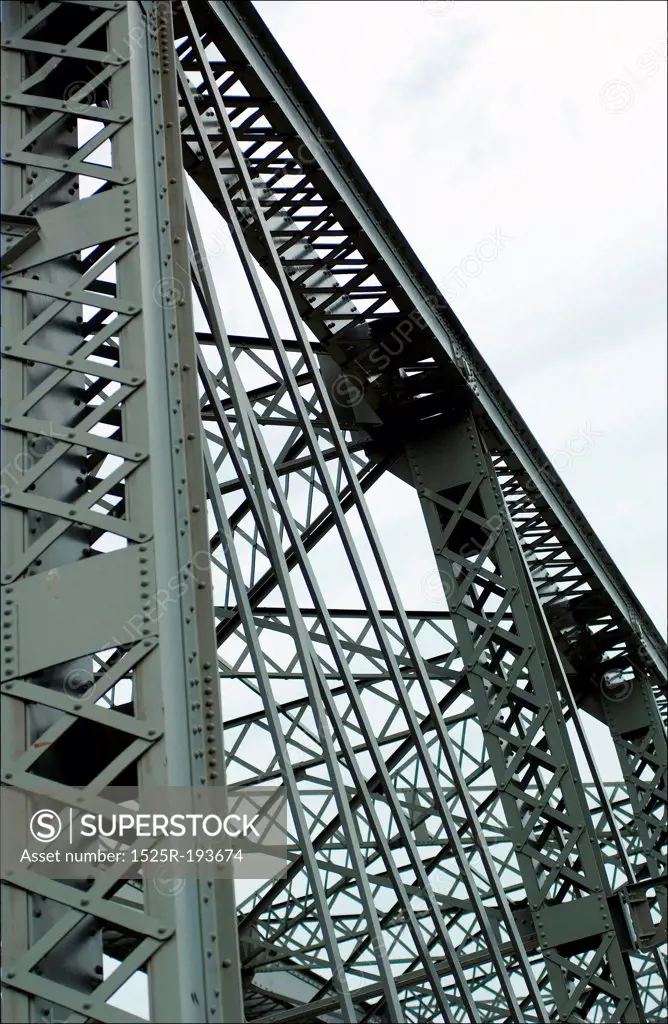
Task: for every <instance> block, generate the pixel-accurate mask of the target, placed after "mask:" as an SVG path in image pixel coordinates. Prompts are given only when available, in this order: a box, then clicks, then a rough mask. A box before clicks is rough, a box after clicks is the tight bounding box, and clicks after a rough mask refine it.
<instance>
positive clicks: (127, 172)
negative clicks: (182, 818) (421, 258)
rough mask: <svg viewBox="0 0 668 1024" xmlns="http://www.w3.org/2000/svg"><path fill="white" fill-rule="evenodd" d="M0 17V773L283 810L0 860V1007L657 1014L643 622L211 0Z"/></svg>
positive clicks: (253, 26) (295, 100)
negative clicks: (234, 795) (248, 842)
mask: <svg viewBox="0 0 668 1024" xmlns="http://www.w3.org/2000/svg"><path fill="white" fill-rule="evenodd" d="M2 18H3V23H2V28H3V43H2V53H3V69H2V104H3V135H2V162H3V200H2V231H3V256H2V270H3V277H4V279H3V286H4V288H3V329H4V350H3V357H2V369H3V372H2V389H3V390H2V394H3V411H2V427H3V456H2V467H3V468H2V474H3V479H2V497H3V508H2V545H3V546H2V615H3V652H2V687H1V691H0V692H1V694H2V697H1V700H2V729H3V769H2V782H3V786H5V787H9V788H12V787H19V788H20V789H21V790H23V791H27V792H29V793H31V794H33V795H34V796H35V797H36V798H37V797H42V796H44V797H47V796H48V797H53V798H55V799H58V800H62V801H63V803H65V804H68V803H69V804H70V805H72V806H74V805H76V806H77V807H78V808H82V807H86V806H94V804H95V799H96V797H97V796H98V795H99V794H100V793H101V792H102V791H103V790H105V788H106V787H107V786H109V785H110V784H112V783H119V784H120V783H121V782H122V783H123V784H125V783H130V782H131V783H132V784H136V785H138V787H139V790H140V793H141V791H142V789H143V787H146V786H149V785H153V786H154V785H169V786H206V787H210V786H222V785H226V786H227V787H228V790H229V791H233V790H235V789H237V788H239V787H241V786H244V787H248V786H267V785H272V786H273V785H280V786H283V787H285V789H286V791H287V796H288V804H289V824H288V830H287V842H288V850H289V866H288V869H287V871H286V872H285V874H284V876H282V877H279V878H274V879H272V880H270V881H264V882H257V883H256V884H255V885H254V886H253V887H251V891H249V892H247V893H246V894H244V893H243V892H242V891H241V890H242V888H243V887H242V886H241V885H240V884H239V883H237V884H236V887H235V884H234V883H233V882H231V881H228V880H217V881H211V880H197V879H191V880H188V881H187V883H186V884H185V885H184V886H183V887H180V888H178V891H171V892H167V891H164V890H162V889H160V887H158V886H156V885H149V884H148V883H147V884H145V885H144V886H142V885H141V884H140V883H138V882H136V881H134V882H129V881H127V880H126V879H125V878H124V877H123V874H122V869H119V870H118V871H116V872H115V873H114V872H113V871H109V872H104V873H102V874H100V875H99V876H96V877H95V878H91V879H90V880H88V881H86V882H82V883H79V884H74V883H71V882H65V881H59V880H56V879H48V878H45V877H44V876H43V875H42V874H38V873H37V872H36V871H34V870H33V869H31V868H30V867H26V866H21V867H19V868H13V869H12V870H8V871H7V872H5V876H4V878H3V919H4V931H3V947H2V953H3V968H2V983H3V996H2V1005H3V1017H4V1019H6V1020H8V1021H21V1022H22V1021H104V1022H109V1024H117V1022H130V1021H138V1020H142V1019H149V1020H151V1021H159V1022H166V1021H174V1020H177V1021H180V1022H204V1021H210V1022H214V1021H224V1022H226V1024H228V1022H239V1021H242V1020H246V1021H257V1022H266V1024H269V1022H276V1024H278V1022H282V1024H288V1022H294V1024H302V1022H304V1024H305V1022H311V1024H321V1022H360V1024H361V1022H368V1024H372V1022H373V1024H380V1022H390V1021H391V1022H395V1021H396V1022H399V1021H400V1022H416V1024H417V1022H420V1024H423V1022H441V1021H448V1022H473V1021H475V1022H490V1024H491V1022H501V1021H503V1022H506V1021H507V1022H510V1021H527V1022H539V1021H541V1022H542V1021H551V1022H557V1021H559V1022H569V1024H570V1022H573V1024H575V1022H580V1024H582V1022H585V1021H586V1022H591V1024H603V1022H630V1021H633V1022H641V1021H646V1022H654V1021H659V1020H664V1019H665V1016H666V961H665V951H664V950H663V949H662V947H661V941H662V919H663V925H664V926H665V917H666V908H665V873H666V846H665V838H666V837H665V827H666V817H665V811H666V738H665V729H664V725H663V722H662V714H664V713H665V707H666V662H665V650H664V644H663V640H662V638H661V636H660V635H659V633H658V631H657V630H656V628H655V627H654V625H653V624H652V622H651V621H649V619H648V617H647V615H646V613H645V612H644V611H643V609H642V607H640V606H639V604H638V601H637V600H636V598H635V596H634V595H633V593H632V592H631V591H630V589H629V587H628V586H627V584H626V583H625V581H624V579H623V578H622V577H621V575H620V573H619V572H618V570H617V568H616V566H615V565H614V563H613V562H612V560H611V559H610V557H609V556H608V554H607V553H606V551H605V550H604V548H603V547H602V545H601V543H600V542H599V540H598V539H597V537H596V535H595V534H594V532H593V531H592V529H591V528H590V526H589V525H588V523H587V521H586V520H585V518H584V516H583V515H582V513H581V512H580V510H579V509H578V507H577V505H576V504H575V502H574V501H573V499H572V498H571V496H570V495H569V493H568V491H567V490H566V488H565V487H564V485H563V483H562V482H561V481H560V479H559V477H558V475H557V474H556V472H555V471H554V469H553V467H552V465H551V463H550V461H549V459H547V458H546V456H545V455H544V453H543V452H542V451H541V449H540V447H539V445H538V444H537V442H536V441H535V439H534V438H533V436H532V434H531V432H530V431H529V429H528V427H527V426H526V424H525V423H524V421H523V420H522V418H521V417H520V415H519V414H518V412H517V410H516V409H515V407H514V406H513V404H512V403H511V401H510V400H509V398H508V397H507V395H506V394H505V392H504V391H503V389H502V388H501V386H500V385H499V383H498V382H497V380H496V379H495V377H494V376H493V374H492V373H491V371H490V370H489V368H488V367H487V365H486V363H485V361H484V360H483V358H482V356H481V355H480V353H479V352H478V351H477V350H476V348H475V347H474V345H473V343H472V342H471V340H470V339H469V337H468V336H467V334H466V332H465V330H464V329H463V327H462V325H461V324H460V323H459V321H458V320H457V318H456V316H455V315H454V313H453V311H452V310H451V308H450V307H449V305H448V303H447V302H446V301H445V299H444V298H443V297H442V295H441V294H440V293H439V291H438V289H437V287H436V286H435V284H434V283H433V281H432V280H431V279H430V277H429V276H428V274H427V273H426V272H425V270H424V269H423V268H422V267H421V265H420V263H419V262H418V260H417V259H416V257H415V256H414V254H413V253H412V251H411V250H410V248H409V246H408V245H407V243H406V241H405V239H404V238H403V237H402V235H401V233H400V232H399V231H398V229H397V228H396V226H395V225H394V223H393V222H392V220H391V218H390V217H389V215H388V213H387V212H386V211H385V209H384V208H383V206H382V204H381V203H380V202H379V200H378V199H377V197H376V196H375V194H374V192H373V189H372V187H371V186H370V185H369V183H368V182H367V181H366V179H365V178H364V176H363V175H362V173H361V172H360V170H359V169H358V168H357V166H356V165H355V163H354V162H353V160H352V158H351V157H350V155H349V153H348V152H347V150H346V148H345V147H344V145H343V144H342V143H341V141H340V139H339V138H338V136H337V134H336V132H335V130H334V129H333V127H332V126H331V125H330V123H329V122H328V121H327V119H326V117H325V116H324V114H323V113H322V111H321V110H320V108H319V107H318V105H317V104H316V102H315V101H314V99H313V98H312V97H311V95H310V94H309V92H308V91H307V89H306V88H305V86H304V85H303V83H302V82H301V80H300V79H299V77H298V76H297V74H296V73H295V71H294V69H293V68H292V67H291V65H290V63H289V61H288V60H287V58H286V57H285V56H284V54H283V53H282V52H281V50H280V49H279V47H278V46H277V44H276V43H275V41H274V40H273V38H272V37H271V35H270V33H269V32H268V30H267V29H266V27H265V26H264V24H263V22H262V20H261V19H260V17H259V15H258V14H257V12H256V11H255V10H254V8H253V7H252V6H251V4H250V3H247V2H245V0H235V2H220V0H187V2H186V0H183V2H179V3H174V4H169V3H163V2H151V0H131V2H127V0H81V2H71V3H63V2H60V0H30V2H29V0H21V2H12V3H6V4H4V5H3V14H2ZM212 225H217V227H216V231H217V232H219V233H218V234H217V237H219V238H220V239H224V243H221V245H222V247H223V249H224V257H225V259H226V260H227V263H225V266H226V267H229V268H230V269H229V273H228V272H227V271H226V273H224V274H222V273H219V269H218V268H219V264H218V262H217V258H218V255H219V253H215V252H212V247H211V244H210V243H207V239H208V238H210V236H211V228H212ZM207 245H208V247H207ZM232 265H234V269H231V268H232ZM242 299H243V304H244V310H245V312H244V313H243V315H242V314H241V313H240V312H239V310H240V305H241V304H242V302H241V300H242ZM384 485H387V486H388V487H389V488H390V490H389V491H388V492H387V493H390V494H393V495H395V496H396V500H397V501H402V502H406V503H411V502H412V503H413V506H414V509H415V519H414V523H415V533H416V535H418V534H420V535H421V536H422V538H423V540H424V543H425V544H426V545H427V546H428V548H429V561H428V564H425V567H424V573H425V574H426V575H424V579H425V580H427V584H426V585H425V586H424V587H423V593H424V600H423V601H422V603H421V606H419V607H416V606H415V602H414V600H413V599H411V601H410V602H409V601H408V600H407V599H406V598H405V596H404V593H403V589H402V581H401V579H399V578H398V577H397V579H396V580H395V576H396V573H395V572H394V571H393V568H392V566H393V564H394V561H396V559H395V552H394V551H393V550H392V548H391V546H388V544H387V543H386V542H385V541H384V539H383V527H382V524H381V523H377V521H376V520H377V516H376V515H375V513H374V507H375V506H374V504H373V502H374V494H375V493H376V491H377V489H378V487H379V486H384ZM374 488H376V491H374ZM395 540H396V539H395ZM434 595H436V596H435V597H434ZM419 603H420V602H418V604H419ZM584 716H588V717H589V718H593V719H596V720H597V721H598V723H599V726H600V725H601V724H602V725H603V726H605V727H606V728H607V730H608V731H609V736H610V739H611V743H612V744H613V745H614V749H615V751H616V755H617V758H618V766H619V767H618V771H617V772H616V773H615V777H616V778H617V781H615V782H612V783H611V782H609V781H606V777H605V776H607V777H608V778H609V775H610V772H609V771H608V770H607V769H606V771H605V773H604V774H603V777H602V770H601V768H600V765H599V759H598V757H597V751H595V750H592V748H591V744H590V741H589V739H588V734H587V732H586V730H585V725H584V723H585V721H586V718H585V717H584ZM223 741H224V742H223ZM132 993H135V995H132ZM137 993H140V994H139V995H137ZM128 994H130V995H128ZM122 996H123V998H121V997H122ZM133 1000H134V1001H133Z"/></svg>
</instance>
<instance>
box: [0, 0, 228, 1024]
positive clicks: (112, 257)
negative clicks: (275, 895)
mask: <svg viewBox="0 0 668 1024" xmlns="http://www.w3.org/2000/svg"><path fill="white" fill-rule="evenodd" d="M3 31H4V40H3V49H4V60H3V87H2V92H3V105H4V109H3V128H4V130H3V146H4V152H3V160H4V164H5V167H4V175H3V178H4V181H3V211H5V212H6V213H7V214H8V215H9V217H10V219H11V218H14V220H13V221H11V220H10V223H12V224H15V223H16V218H17V217H18V218H22V217H27V216H30V217H31V218H34V222H35V227H34V228H33V229H32V233H31V234H30V235H29V236H27V237H26V238H25V239H24V244H22V245H20V244H16V243H14V244H13V245H12V243H11V241H10V248H9V252H8V254H7V255H6V261H5V262H6V266H5V274H6V276H5V279H4V293H3V328H4V342H5V344H4V351H3V427H4V428H5V431H4V445H3V485H4V486H3V499H4V506H3V510H2V526H3V529H2V541H3V559H2V561H3V566H2V570H3V575H2V582H3V616H4V619H3V627H4V633H3V636H4V660H3V685H2V705H3V709H2V726H3V731H4V733H5V742H4V744H3V785H7V786H19V787H21V788H23V789H25V790H28V791H31V792H34V793H36V794H41V795H43V796H48V795H49V794H51V795H53V796H58V797H60V798H62V800H63V801H64V802H65V803H69V804H70V805H74V804H75V801H76V802H77V803H78V804H79V805H80V806H83V807H86V806H87V805H88V806H90V801H91V800H93V798H94V797H95V795H96V794H97V793H99V792H100V790H101V789H103V788H104V787H106V786H108V785H109V784H110V783H113V782H114V780H115V779H117V778H118V777H119V775H120V774H121V773H123V772H125V773H127V772H128V771H131V772H132V773H133V775H134V778H135V779H136V780H137V781H138V784H139V788H140V794H141V792H142V790H143V787H144V786H147V785H153V786H155V785H160V784H162V785H200V784H204V783H208V784H217V785H219V784H220V783H221V782H222V780H223V778H224V766H223V763H222V741H221V734H220V727H219V726H218V727H217V728H215V729H213V730H206V731H205V730H204V728H203V725H204V721H203V719H204V715H203V711H202V710H201V708H202V707H203V704H204V696H205V695H206V696H207V697H208V699H209V700H210V701H212V702H213V704H214V706H218V693H217V688H215V687H213V686H212V685H211V684H210V681H211V679H212V677H211V675H210V672H211V670H212V665H213V664H214V663H215V657H216V647H215V634H214V625H213V614H212V593H211V581H210V576H209V570H208V566H207V564H206V562H204V563H203V565H202V564H200V563H199V562H198V560H197V558H196V556H197V553H198V552H200V551H201V550H202V549H203V548H204V549H206V548H208V538H207V533H206V525H205V519H204V515H203V510H204V507H205V491H204V476H203V464H202V456H201V449H200V448H199V445H198V444H193V443H192V441H191V442H189V443H187V442H186V439H187V438H188V437H192V438H199V431H200V427H199V403H198V395H197V389H196V375H195V373H191V374H190V375H188V374H187V373H185V372H183V370H182V367H183V366H184V364H187V363H188V362H190V363H192V364H194V363H195V348H194V336H193V327H192V314H191V310H190V307H189V305H188V304H185V303H184V304H183V305H182V306H179V307H176V308H171V309H167V308H164V307H161V306H160V305H159V304H158V303H156V301H155V294H154V289H155V285H156V281H159V279H160V277H161V274H162V268H163V267H164V266H165V265H167V266H172V265H173V266H175V267H176V270H175V271H174V272H173V274H174V275H176V276H177V277H178V274H179V271H178V258H177V257H178V253H179V250H178V248H176V246H177V243H178V241H179V237H180V236H181V235H183V234H184V233H185V207H184V200H183V187H184V179H183V168H182V164H181V145H180V138H179V132H178V118H177V109H176V80H175V75H174V61H175V51H174V42H173V37H172V34H171V17H170V13H169V5H168V4H159V3H146V4H137V3H124V2H115V3H81V4H58V3H49V4H43V5H40V4H32V3H20V4H19V3H17V4H9V5H4V11H3ZM80 189H81V190H82V191H83V190H84V189H85V191H86V192H87V193H90V194H89V195H85V196H81V193H80ZM188 285H189V282H188V279H187V276H186V279H185V282H184V286H185V288H186V289H187V288H188ZM175 369H179V371H180V372H179V373H176V372H175ZM200 510H202V511H200ZM174 579H176V580H178V582H179V586H180V588H181V590H180V593H181V595H182V596H181V600H180V601H173V602H171V604H169V605H165V606H163V607H162V609H161V613H160V614H156V612H155V605H154V602H153V599H152V598H153V595H155V594H158V593H160V592H161V590H162V589H164V588H165V587H166V586H167V585H168V584H170V582H172V581H173V580H174ZM191 677H192V678H191ZM207 680H209V682H208V683H207ZM122 705H124V706H125V707H124V710H127V708H128V706H129V707H130V708H131V710H132V714H131V716H130V717H128V715H127V713H125V714H121V713H120V710H116V706H122ZM218 719H220V715H218ZM93 746H94V747H95V748H96V750H95V751H94V750H93ZM94 753H95V756H93V755H94ZM8 874H9V877H7V878H5V879H4V882H5V884H3V915H4V922H5V929H4V933H3V958H4V965H3V978H2V981H3V985H4V986H5V991H4V995H3V1016H4V1017H5V1019H6V1020H14V1021H28V1020H31V1021H32V1020H38V1019H39V1020H42V1019H49V1020H53V1021H56V1020H58V1021H65V1020H71V1019H77V1020H80V1019H93V1020H100V1021H118V1020H136V1019H141V1017H140V1016H139V1017H137V1016H135V1015H134V1014H130V1013H123V1012H122V1011H120V1010H118V1009H115V1008H114V1006H113V1005H112V1004H113V997H114V994H115V993H116V992H117V991H118V989H119V988H120V987H121V986H123V985H124V984H125V983H126V982H127V981H128V979H129V978H131V977H132V976H133V974H134V973H135V972H136V971H137V970H140V969H146V970H147V971H148V978H149V989H150V999H151V1014H152V1019H153V1020H156V1021H165V1022H166V1021H170V1020H173V1019H174V1018H175V1016H176V1017H177V1019H179V1020H182V1021H192V1022H194V1021H200V1020H202V1019H207V1020H211V1019H213V1020H226V1021H232V1020H235V1021H236V1020H239V1019H240V1017H241V1015H242V1013H243V1009H242V1003H241V978H240V971H239V959H238V944H237V941H236V936H235V924H234V921H235V915H234V897H233V889H232V883H231V882H215V883H212V882H205V881H202V882H198V881H195V882H193V883H192V884H190V885H189V886H187V887H186V888H185V889H184V890H183V891H182V892H180V893H177V894H176V895H175V896H170V895H166V894H164V893H162V892H161V891H160V890H159V889H158V888H157V887H156V886H153V885H147V886H146V889H145V891H144V893H143V897H142V899H141V901H140V903H139V904H138V905H136V904H135V906H134V908H133V909H127V908H126V907H125V892H126V890H127V888H128V886H127V883H125V884H124V881H123V878H122V877H114V876H113V875H112V877H111V878H109V877H108V876H105V878H104V879H99V878H98V879H92V880H91V881H90V882H87V883H84V886H83V888H84V889H85V893H84V894H83V896H84V898H82V891H81V887H75V886H73V885H71V884H67V883H66V882H64V881H57V880H52V879H45V878H42V877H40V876H38V875H36V874H35V873H34V872H31V871H30V870H27V869H21V870H14V871H12V872H8ZM117 874H118V875H119V876H120V872H118V873H117ZM10 921H11V927H7V925H8V923H9V922H10ZM114 927H115V928H117V929H120V930H121V931H122V932H124V934H125V935H126V936H128V937H132V938H133V940H134V941H133V943H132V950H131V952H130V953H128V955H127V956H126V957H123V958H122V959H120V961H119V962H118V963H117V964H116V966H115V969H114V970H113V971H111V972H109V971H107V972H106V973H107V977H106V978H104V977H103V962H102V953H103V950H104V946H103V941H102V940H103V935H104V933H105V930H107V929H110V928H114ZM223 962H226V963H227V964H229V965H230V966H229V967H228V968H227V970H226V972H223V973H224V977H225V985H224V986H223V985H222V984H221V971H222V968H221V963H223ZM72 1015H74V1016H72Z"/></svg>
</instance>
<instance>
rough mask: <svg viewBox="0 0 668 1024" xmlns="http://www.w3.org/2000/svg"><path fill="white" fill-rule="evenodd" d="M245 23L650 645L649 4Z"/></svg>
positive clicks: (653, 319) (652, 236) (659, 69)
mask: <svg viewBox="0 0 668 1024" xmlns="http://www.w3.org/2000/svg"><path fill="white" fill-rule="evenodd" d="M255 6H256V7H257V9H258V10H259V11H260V14H261V15H262V17H263V18H264V19H265V21H266V23H267V24H268V26H269V28H270V29H271V31H272V32H273V33H274V35H275V36H276V38H277V40H278V42H279V44H280V45H281V47H282V48H283V49H284V50H285V51H286V53H287V55H288V57H289V58H290V59H291V60H292V62H293V64H294V66H295V67H296V69H297V71H298V72H299V74H300V75H301V76H302V77H303V79H304V81H305V82H306V85H307V86H308V87H309V89H310V90H311V91H312V92H313V93H314V95H315V97H316V99H317V100H318V102H319V103H320V104H321V106H322V108H323V110H324V111H325V113H326V114H327V116H328V117H329V119H330V120H331V122H332V123H333V125H334V127H335V128H336V130H337V131H338V133H339V134H340V135H341V137H342V138H343V141H344V142H345V143H346V145H347V146H348V147H349V149H350V151H351V153H352V155H353V157H354V159H355V160H356V161H357V162H358V163H359V164H360V166H361V168H362V170H363V171H364V173H365V174H366V175H367V177H368V178H369V180H370V182H371V184H372V186H373V187H374V188H375V190H376V191H377V192H378V194H379V195H380V197H381V199H382V200H383V202H384V203H385V205H386V206H387V208H388V210H389V212H390V214H391V215H392V216H393V217H394V219H395V220H396V221H397V223H398V225H399V227H400V228H401V230H402V231H403V232H404V234H405V235H406V236H407V238H408V240H409V242H410V243H411V245H412V246H413V248H414V249H415V251H416V253H417V255H418V257H419V258H420V260H421V261H422V262H423V263H424V265H425V266H426V268H427V270H428V271H429V272H430V274H431V275H432V277H433V278H434V279H435V281H436V282H437V284H438V285H439V286H440V287H441V289H442V290H443V291H444V292H445V293H446V294H447V296H448V298H450V301H451V303H452V305H453V307H454V309H455V312H456V313H457V315H458V316H459V318H460V319H461V320H462V322H463V324H464V326H465V327H466V329H467V330H468V332H469V334H470V336H471V337H472V339H473V341H474V342H475V344H476V345H477V346H478V348H479V349H480V351H481V352H482V353H483V355H484V356H485V358H486V359H487V361H488V362H489V364H490V365H491V367H492V369H493V370H494V371H495V373H496V374H497V376H498V377H499V379H500V381H501V383H502V384H503V386H504V388H505V389H506V391H507V392H508V393H509V394H510V396H511V398H512V399H513V401H514V402H515V403H516V405H517V406H518V408H519V410H520V412H521V414H522V415H523V416H524V418H525V419H526V420H527V422H528V424H529V426H530V427H531V429H532V430H533V431H534V433H535V434H536V436H537V437H538V440H539V441H540V442H541V444H542V445H543V447H544V449H545V451H546V453H547V454H548V456H550V457H551V458H553V459H554V461H555V464H556V466H557V468H558V469H559V470H560V472H561V474H562V477H563V479H564V480H565V482H566V484H567V485H568V487H569V488H570V490H571V492H572V493H573V495H574V497H575V499H576V501H577V502H578V503H579V504H580V506H581V508H582V510H583V512H584V513H585V515H586V516H587V518H588V519H589V521H590V522H591V524H592V525H593V527H594V528H595V530H596V531H597V533H598V535H599V537H600V538H601V540H602V541H603V543H604V544H605V545H606V547H607V548H608V550H609V552H610V553H611V555H612V556H613V557H614V559H615V560H616V562H617V564H618V565H619V567H620V569H621V570H622V572H623V573H624V575H625V576H626V578H627V580H628V581H629V583H630V584H631V586H632V587H633V589H634V590H635V592H636V593H637V595H638V597H639V598H640V600H641V601H642V603H643V604H644V605H645V607H646V608H647V610H648V612H649V613H650V615H651V616H652V617H653V619H654V621H655V622H656V624H657V625H658V626H659V628H660V629H661V630H662V631H664V632H665V629H666V569H665V566H666V522H665V521H666V499H665V494H666V452H665V435H666V392H665V361H666V342H665V329H666V328H665V284H664V282H665V276H666V253H665V217H666V213H665V186H664V182H665V177H666V130H665V123H666V9H665V5H664V4H663V3H662V2H634V3H622V2H568V0H566V2H564V0H559V2H558V3H557V2H544V0H543V2H532V0H529V2H517V0H511V2H507V0H505V2H503V3H499V2H497V0H457V2H454V3H453V2H451V0H425V2H420V0H409V2H398V0H392V2H378V0H363V2H360V0H317V2H315V0H307V2H305V0H300V2H294V0H259V2H257V3H256V4H255ZM497 229H500V230H501V232H502V235H503V236H505V238H508V239H509V240H508V241H507V242H505V241H504V248H503V251H502V252H501V253H500V254H499V256H498V258H497V259H496V260H495V261H494V262H492V263H485V264H483V265H482V267H483V269H482V272H481V273H479V274H477V276H472V275H469V276H467V275H466V273H464V272H462V271H460V272H459V273H458V274H457V275H456V277H455V276H454V275H453V271H456V269H457V268H458V267H460V266H461V264H462V261H465V260H466V257H467V256H469V255H473V256H474V255H475V252H476V247H477V245H478V244H479V243H480V241H481V240H483V239H484V238H485V237H486V236H488V235H494V233H495V231H497ZM464 267H465V269H470V270H472V271H473V275H475V274H476V264H475V260H468V261H466V262H465V263H464ZM457 278H458V279H459V281H460V282H461V283H460V284H458V283H457ZM588 425H589V426H590V427H591V428H592V431H593V432H596V436H594V437H593V438H592V441H591V443H590V444H588V446H587V448H586V450H585V451H584V452H583V454H582V455H580V456H579V457H577V458H571V457H569V456H567V454H566V453H565V451H564V449H565V448H566V446H567V444H568V441H569V439H570V438H571V437H572V436H573V435H574V434H577V433H578V431H579V430H584V431H586V430H587V429H588ZM575 447H577V446H576V445H574V448H575ZM558 453H560V454H558Z"/></svg>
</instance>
